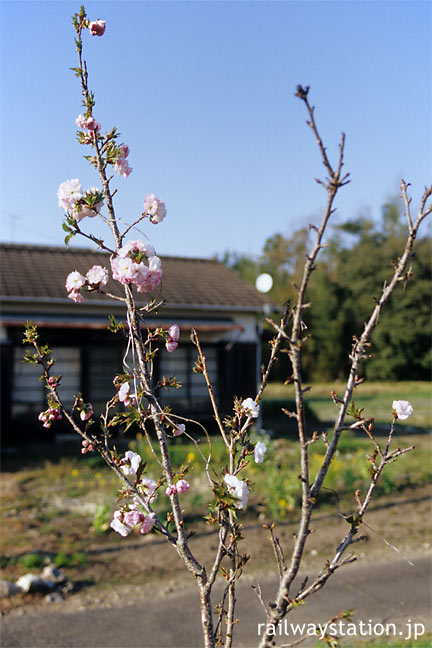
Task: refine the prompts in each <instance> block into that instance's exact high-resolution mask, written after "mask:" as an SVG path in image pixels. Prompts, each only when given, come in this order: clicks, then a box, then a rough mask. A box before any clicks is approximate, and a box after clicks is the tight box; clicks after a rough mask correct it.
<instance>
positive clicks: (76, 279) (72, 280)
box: [65, 270, 85, 292]
mask: <svg viewBox="0 0 432 648" xmlns="http://www.w3.org/2000/svg"><path fill="white" fill-rule="evenodd" d="M84 284H85V277H84V276H83V275H82V274H81V273H80V272H78V270H74V271H73V272H70V273H69V274H68V276H67V277H66V283H65V288H66V290H67V291H68V292H71V291H72V290H75V291H78V290H79V289H80V288H82V287H83V286H84Z"/></svg>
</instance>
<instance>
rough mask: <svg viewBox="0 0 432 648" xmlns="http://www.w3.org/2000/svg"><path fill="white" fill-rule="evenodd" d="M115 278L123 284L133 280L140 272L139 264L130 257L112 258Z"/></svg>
mask: <svg viewBox="0 0 432 648" xmlns="http://www.w3.org/2000/svg"><path fill="white" fill-rule="evenodd" d="M111 269H112V274H113V279H115V280H116V281H120V283H122V284H123V285H125V284H128V283H130V282H133V281H134V280H135V278H136V276H137V273H138V267H137V264H136V263H134V262H133V261H132V259H130V258H129V257H124V258H122V257H115V258H114V259H111Z"/></svg>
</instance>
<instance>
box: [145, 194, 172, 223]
mask: <svg viewBox="0 0 432 648" xmlns="http://www.w3.org/2000/svg"><path fill="white" fill-rule="evenodd" d="M143 213H144V214H148V216H149V217H150V221H151V222H152V223H154V224H155V225H156V224H157V223H161V222H162V221H163V219H164V218H165V216H166V214H167V210H166V207H165V203H164V202H163V200H161V199H160V198H156V196H155V195H154V194H147V196H146V197H145V200H144V212H143Z"/></svg>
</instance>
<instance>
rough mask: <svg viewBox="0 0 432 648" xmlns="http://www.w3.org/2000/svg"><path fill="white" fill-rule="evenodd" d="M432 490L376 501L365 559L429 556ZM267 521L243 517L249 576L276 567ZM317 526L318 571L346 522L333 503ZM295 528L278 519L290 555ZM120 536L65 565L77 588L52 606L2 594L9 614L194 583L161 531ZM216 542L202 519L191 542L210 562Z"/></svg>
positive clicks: (83, 605) (37, 598)
mask: <svg viewBox="0 0 432 648" xmlns="http://www.w3.org/2000/svg"><path fill="white" fill-rule="evenodd" d="M3 484H4V485H5V484H6V487H9V488H10V487H13V474H12V473H10V474H5V475H3ZM431 492H432V487H431V486H427V487H422V488H418V489H413V490H404V491H403V492H401V493H397V494H393V495H391V496H387V497H383V498H381V499H379V500H376V501H375V502H374V503H373V505H372V506H371V507H370V510H369V511H368V513H367V515H366V517H365V520H364V524H363V525H362V527H361V529H360V531H359V534H361V535H365V536H367V540H365V541H364V542H359V543H357V544H355V545H354V546H353V550H354V552H355V554H356V555H357V557H358V560H359V562H360V563H362V564H364V565H374V564H375V565H377V564H381V563H385V562H389V561H392V560H400V559H402V560H405V561H407V562H408V561H409V559H412V557H413V556H417V557H419V558H421V559H423V558H425V557H427V556H431V553H432V552H431V546H432V539H431V519H432V508H431ZM350 512H351V511H349V510H346V511H345V513H350ZM262 522H263V521H260V523H256V522H252V521H248V520H247V519H246V520H245V522H244V538H245V539H244V541H242V543H241V545H240V546H241V550H242V552H246V553H248V554H250V556H251V559H250V561H249V562H248V564H247V565H246V568H245V578H246V579H247V580H251V579H256V578H268V577H269V576H270V575H271V574H275V573H276V566H275V562H274V556H273V549H272V546H271V544H270V542H269V540H268V531H267V530H265V529H264V528H263V526H262ZM312 529H313V532H312V533H311V535H310V536H309V539H308V542H307V545H306V552H305V556H304V561H303V564H302V571H303V572H305V573H306V572H313V571H315V570H318V569H319V568H320V567H322V566H323V565H324V564H325V561H326V560H327V559H328V558H332V556H333V555H334V551H335V549H336V547H337V545H338V544H339V542H340V540H341V539H342V538H343V536H344V534H345V533H346V531H347V530H348V524H347V522H346V521H345V520H344V519H343V517H342V515H341V514H340V513H339V512H338V511H337V510H336V505H335V510H333V511H329V512H317V513H316V514H315V516H314V518H313V524H312ZM295 531H296V522H295V521H291V522H285V523H279V524H278V525H277V527H276V535H277V536H278V537H279V539H280V542H281V544H282V547H283V549H284V552H285V555H286V557H287V558H289V554H290V550H291V548H292V544H293V535H294V534H295ZM121 540H122V541H121V542H119V541H118V538H116V542H112V543H111V542H109V541H108V542H107V541H106V540H105V541H104V542H103V544H102V543H101V542H99V541H93V542H92V543H91V544H90V545H89V546H88V547H87V551H86V558H87V559H86V562H85V564H84V565H83V566H82V567H73V568H69V569H65V572H66V573H67V576H68V578H69V579H70V580H71V581H72V582H73V583H74V588H73V590H72V591H71V592H70V593H69V594H68V595H67V596H66V597H65V599H64V600H62V601H60V602H57V603H49V604H48V603H47V602H46V600H45V599H44V597H43V595H40V594H32V595H29V594H27V595H17V596H14V597H11V598H8V599H3V601H2V612H3V614H7V615H22V614H27V613H29V614H32V613H34V612H35V611H36V610H39V611H40V612H43V611H46V612H48V611H49V612H52V611H54V610H56V609H61V610H62V611H64V612H67V611H68V612H73V611H77V610H83V609H86V610H88V609H92V608H110V607H112V606H117V607H118V606H126V605H130V604H132V603H133V602H134V601H136V598H137V595H138V594H139V597H140V598H141V597H142V596H146V595H151V596H152V597H155V596H159V595H162V596H169V595H170V594H173V593H176V592H179V591H181V590H182V588H185V587H187V586H188V585H190V584H191V583H192V578H191V577H190V576H189V574H188V573H187V572H185V570H184V567H183V565H182V562H181V561H180V559H179V558H178V556H177V554H176V552H175V550H174V549H173V548H172V547H171V546H170V545H168V544H167V543H166V541H164V540H163V539H161V538H160V537H158V536H155V535H148V536H138V535H135V536H133V537H131V536H130V537H129V538H127V539H121ZM216 545H217V534H216V533H215V532H214V531H213V530H212V528H210V527H208V526H205V525H204V524H203V525H201V526H200V525H198V526H197V527H196V532H195V534H194V536H193V537H192V538H191V548H192V551H193V552H194V553H195V555H196V557H197V559H198V560H199V561H201V562H204V564H205V565H210V564H211V560H212V557H213V556H214V553H215V548H216ZM29 571H30V570H29ZM31 571H33V572H37V570H31ZM192 585H193V583H192Z"/></svg>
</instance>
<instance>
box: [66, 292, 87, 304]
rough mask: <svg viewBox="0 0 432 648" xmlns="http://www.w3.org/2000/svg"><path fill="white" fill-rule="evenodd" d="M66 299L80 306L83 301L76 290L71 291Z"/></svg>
mask: <svg viewBox="0 0 432 648" xmlns="http://www.w3.org/2000/svg"><path fill="white" fill-rule="evenodd" d="M68 297H69V299H72V301H74V302H76V303H77V304H81V303H82V302H83V301H84V297H83V296H82V295H81V293H80V292H78V291H77V290H71V291H70V293H69V295H68Z"/></svg>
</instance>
